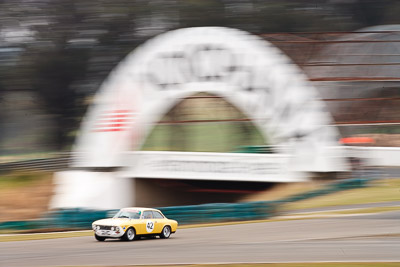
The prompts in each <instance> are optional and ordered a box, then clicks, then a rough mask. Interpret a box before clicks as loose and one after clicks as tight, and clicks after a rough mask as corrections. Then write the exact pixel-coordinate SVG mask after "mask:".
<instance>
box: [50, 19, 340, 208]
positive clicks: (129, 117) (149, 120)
mask: <svg viewBox="0 0 400 267" xmlns="http://www.w3.org/2000/svg"><path fill="white" fill-rule="evenodd" d="M198 92H206V93H211V94H215V95H218V96H221V97H223V98H225V99H226V100H227V101H228V102H230V103H231V104H233V105H234V106H235V107H237V108H238V109H239V110H240V111H241V112H243V113H244V114H246V116H247V117H249V118H250V119H251V120H252V121H253V123H254V124H255V125H256V126H257V127H258V128H259V130H260V132H261V133H262V134H263V135H264V136H267V137H268V140H270V141H271V142H272V143H273V144H274V145H276V146H277V151H276V152H277V155H276V156H277V157H280V156H281V155H285V157H284V160H283V161H284V164H283V165H282V167H280V168H281V169H282V170H283V169H284V172H281V173H280V176H276V177H275V176H274V177H273V178H269V177H268V175H264V176H262V177H264V178H262V177H261V176H260V177H261V178H257V179H256V180H260V179H261V180H265V181H269V179H271V181H279V179H280V178H279V177H282V178H281V179H282V181H296V179H293V180H285V178H283V177H284V175H283V174H285V175H286V174H287V173H288V172H290V173H305V172H331V171H340V170H343V169H345V168H346V166H345V163H344V158H343V157H342V155H341V153H342V152H341V150H340V149H338V147H337V146H338V143H337V142H338V139H339V137H338V133H337V129H336V128H335V127H332V126H330V124H331V122H332V118H331V116H330V114H329V113H328V112H327V111H326V108H325V106H324V103H323V102H322V101H321V100H319V98H318V95H317V93H316V90H315V89H314V88H312V86H311V85H310V84H309V82H308V81H307V78H306V76H305V75H304V74H303V73H302V72H301V71H300V69H299V68H298V67H297V66H295V65H294V64H292V63H291V61H290V60H289V59H288V58H287V57H286V56H285V55H284V54H282V52H281V51H280V50H278V49H277V48H275V47H274V46H272V45H271V44H269V43H268V42H266V41H265V40H263V39H261V38H259V37H257V36H254V35H251V34H248V33H246V32H243V31H239V30H235V29H228V28H221V27H201V28H187V29H179V30H175V31H171V32H168V33H165V34H162V35H160V36H158V37H155V38H153V39H152V40H150V41H148V42H146V43H145V44H143V45H142V46H141V47H139V48H137V49H136V50H135V51H134V52H132V53H131V54H129V55H128V56H127V58H126V59H124V60H123V61H122V62H121V63H120V64H119V65H118V66H117V68H116V69H115V70H113V71H112V73H111V74H110V76H109V77H108V79H107V80H106V81H105V82H104V84H103V85H102V86H101V88H100V90H99V92H98V94H97V95H96V97H95V99H94V102H93V105H92V106H91V107H90V109H89V111H88V115H87V116H86V118H85V120H84V122H83V125H82V129H81V134H80V136H79V138H78V140H77V144H76V147H75V152H76V154H77V155H78V157H77V158H76V160H75V161H74V163H73V167H75V168H80V169H83V170H90V169H93V168H96V169H97V170H110V168H111V169H115V168H119V170H124V168H125V170H126V169H127V170H128V173H129V174H126V173H127V172H125V174H126V175H122V176H120V177H135V175H139V177H144V176H142V175H143V173H149V170H146V171H144V172H143V170H142V172H140V171H139V173H135V171H134V170H135V169H138V168H139V169H140V168H141V167H142V165H141V164H139V163H137V162H139V161H140V159H139V160H138V158H140V156H135V157H133V158H134V159H132V157H129V156H127V155H128V154H129V153H131V151H132V149H131V148H133V151H138V150H140V147H141V145H142V144H143V142H144V140H145V139H146V137H147V136H148V134H149V133H150V131H151V129H152V127H153V125H154V124H155V123H156V122H157V121H159V120H160V118H161V117H162V116H163V115H164V114H165V113H167V112H168V110H170V109H171V108H172V107H173V106H174V105H175V104H176V103H177V102H178V101H179V100H180V99H182V98H185V97H187V96H190V95H192V94H195V93H198ZM227 154H229V153H227ZM137 155H141V156H142V157H143V154H140V152H139V154H137ZM155 156H157V155H155ZM158 156H160V157H161V158H165V157H168V154H165V153H164V154H162V155H158ZM173 156H174V155H173ZM198 156H199V155H194V158H196V157H198ZM208 156H210V155H208ZM211 156H212V155H211ZM219 156H221V157H222V158H224V157H225V158H228V157H230V156H232V155H226V156H224V155H219ZM253 156H254V155H253ZM174 157H177V155H175V156H174ZM233 157H235V155H233ZM258 157H263V156H262V155H261V156H260V155H259V156H258ZM270 157H271V156H270ZM272 157H274V156H272ZM144 158H146V157H144ZM147 158H149V156H148V155H147ZM267 158H268V157H267V156H266V155H264V158H263V159H261V161H260V162H264V161H263V160H265V159H267ZM129 159H131V160H129ZM254 160H255V161H257V159H254V158H253V159H248V160H244V161H247V162H249V163H251V162H252V161H254ZM275 160H276V159H275ZM194 161H195V159H194ZM236 161H241V160H239V159H236ZM242 161H243V160H242ZM267 161H268V160H267ZM281 161H282V160H281ZM272 162H273V160H272ZM272 164H273V163H272ZM196 166H197V165H196ZM254 168H258V167H254ZM122 172H123V171H122ZM161 173H163V172H161ZM85 175H86V174H85ZM85 175H83V176H85ZM90 175H92V174H90ZM90 175H89V176H90ZM149 175H150V177H152V176H151V175H152V174H151V172H150V174H149ZM164 175H166V176H168V175H167V174H165V173H164ZM171 175H172V176H174V175H177V176H179V175H178V174H171ZM65 176H68V175H65ZM83 176H82V177H83ZM160 176H161V174H160ZM194 176H196V175H194ZM216 176H217V175H216ZM136 177H137V176H136ZM183 177H184V174H183V176H182V177H181V178H183ZM227 177H228V178H227V179H228V180H229V175H227ZM271 177H272V176H271ZM303 177H304V176H303ZM194 178H195V179H203V178H204V177H202V176H201V175H199V177H197V178H196V177H194ZM62 179H64V178H62ZM62 179H61V178H60V184H63V183H65V182H62V181H61V180H62ZM65 179H67V178H65ZM82 179H84V178H81V183H82V181H83V180H82ZM88 179H89V180H91V178H88ZM111 179H114V181H113V182H110V183H112V184H113V186H114V187H115V186H116V187H120V186H121V185H118V184H117V183H118V182H117V180H118V179H117V178H115V177H114V178H111ZM121 179H123V178H121ZM205 179H207V177H206V178H205ZM216 179H218V178H216ZM249 180H252V179H251V178H249ZM297 180H299V179H297ZM91 181H92V180H91ZM77 183H78V182H77ZM96 183H99V182H98V181H97V182H96ZM105 184H107V183H105ZM86 185H87V184H86V183H84V185H80V186H86ZM75 187H79V185H78V184H75V185H72V184H71V183H70V190H69V192H70V193H69V194H70V195H71V194H72V195H73V194H74V193H73V192H72V191H73V190H72V189H71V188H75ZM106 187H107V186H106ZM60 188H64V189H65V188H67V186H66V185H64V186H63V187H62V186H60ZM102 190H103V189H102ZM64 191H65V190H64ZM64 193H65V192H64ZM127 193H128V194H129V192H127ZM77 195H78V194H77ZM89 195H90V194H89ZM89 198H90V197H89ZM56 199H57V198H56ZM60 199H61V200H60ZM91 199H92V200H90V201H89V200H82V202H85V203H83V204H82V205H79V206H84V207H86V206H92V205H91V204H90V203H91V202H93V200H94V199H95V197H92V198H91ZM75 202H76V201H75ZM101 202H104V201H101ZM117 202H118V203H117ZM117 202H116V203H115V205H114V204H113V205H111V206H123V202H124V201H117ZM55 203H57V204H54V205H53V206H54V207H63V206H65V204H66V203H67V201H64V200H62V198H61V197H58V200H57V201H55ZM63 203H64V204H63ZM77 204H80V203H77ZM97 205H99V204H97ZM100 205H101V204H100ZM67 206H69V205H67Z"/></svg>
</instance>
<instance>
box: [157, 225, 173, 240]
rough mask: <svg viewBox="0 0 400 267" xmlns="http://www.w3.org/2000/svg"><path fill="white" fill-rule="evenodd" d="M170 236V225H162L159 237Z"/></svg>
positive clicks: (165, 237)
mask: <svg viewBox="0 0 400 267" xmlns="http://www.w3.org/2000/svg"><path fill="white" fill-rule="evenodd" d="M170 236H171V227H169V226H168V225H166V226H164V228H163V229H162V231H161V234H160V237H161V238H164V239H167V238H169V237H170Z"/></svg>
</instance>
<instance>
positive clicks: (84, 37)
mask: <svg viewBox="0 0 400 267" xmlns="http://www.w3.org/2000/svg"><path fill="white" fill-rule="evenodd" d="M399 9H400V4H399V3H398V1H395V0H375V1H373V0H363V1H361V0H352V1H347V0H314V1H307V0H298V1H289V0H268V1H262V0H201V1H200V0H169V1H163V0H113V1H108V0H0V48H1V47H13V48H16V49H19V50H18V51H19V52H18V53H14V56H13V59H12V60H13V62H12V64H10V62H11V61H8V62H7V63H5V62H4V61H1V59H0V82H1V83H2V85H0V99H1V94H2V93H1V92H6V91H12V90H19V91H24V90H28V91H34V92H36V93H37V95H38V96H39V98H40V103H42V105H43V107H45V109H46V112H47V113H49V114H50V115H51V116H52V117H53V119H54V133H53V136H54V144H55V145H56V147H57V148H58V149H64V148H67V147H68V146H69V145H71V143H72V140H73V139H72V138H70V137H71V134H72V133H73V132H74V131H75V130H77V129H78V127H79V120H80V118H81V117H82V116H83V114H84V111H85V109H86V105H87V104H88V101H87V98H88V97H89V96H91V95H93V93H94V92H95V91H96V90H97V88H98V87H99V85H100V84H101V82H102V81H103V80H104V79H105V78H106V77H107V75H108V73H109V72H110V71H111V70H112V69H113V68H114V67H115V66H116V65H117V64H118V62H120V60H121V59H123V58H124V57H125V56H126V55H127V54H128V53H129V52H130V51H132V50H134V48H135V47H136V46H137V45H139V44H141V43H143V42H144V41H145V40H147V39H148V38H151V37H153V36H154V35H156V34H159V33H162V32H165V31H168V30H171V29H175V28H182V27H193V26H226V27H234V28H239V29H243V30H246V31H250V32H252V33H257V34H258V33H268V32H292V31H297V32H300V31H351V30H356V29H359V28H362V27H365V26H370V25H375V24H385V23H400V18H399V17H398V16H397V13H396V10H399ZM7 53H10V52H7ZM177 112H178V111H177ZM178 113H179V112H178ZM0 134H1V133H0Z"/></svg>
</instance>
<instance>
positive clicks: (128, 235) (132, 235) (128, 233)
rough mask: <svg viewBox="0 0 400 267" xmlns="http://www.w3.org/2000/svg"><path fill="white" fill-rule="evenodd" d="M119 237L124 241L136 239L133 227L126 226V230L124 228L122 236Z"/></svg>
mask: <svg viewBox="0 0 400 267" xmlns="http://www.w3.org/2000/svg"><path fill="white" fill-rule="evenodd" d="M121 239H122V240H125V241H133V240H135V239H137V237H136V231H135V229H134V228H132V227H130V228H128V230H126V232H125V234H124V235H123V236H122V238H121Z"/></svg>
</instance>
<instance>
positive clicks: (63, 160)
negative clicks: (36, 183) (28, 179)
mask: <svg viewBox="0 0 400 267" xmlns="http://www.w3.org/2000/svg"><path fill="white" fill-rule="evenodd" d="M70 160H71V157H70V155H69V154H61V155H60V156H55V157H53V158H44V159H32V160H22V161H15V162H5V163H0V172H8V171H15V170H17V171H59V170H65V169H67V168H68V167H69V162H70Z"/></svg>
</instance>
